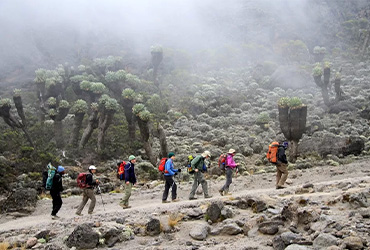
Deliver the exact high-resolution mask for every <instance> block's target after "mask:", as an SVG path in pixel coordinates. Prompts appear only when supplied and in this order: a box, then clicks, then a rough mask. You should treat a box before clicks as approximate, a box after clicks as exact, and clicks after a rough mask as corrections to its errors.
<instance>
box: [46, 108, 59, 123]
mask: <svg viewBox="0 0 370 250" xmlns="http://www.w3.org/2000/svg"><path fill="white" fill-rule="evenodd" d="M48 115H49V116H50V118H51V119H53V120H54V119H55V117H56V116H57V111H56V110H55V109H49V111H48Z"/></svg>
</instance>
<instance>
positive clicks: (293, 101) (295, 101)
mask: <svg viewBox="0 0 370 250" xmlns="http://www.w3.org/2000/svg"><path fill="white" fill-rule="evenodd" d="M301 106H302V100H301V99H300V98H298V97H292V98H290V100H289V107H290V108H297V107H301Z"/></svg>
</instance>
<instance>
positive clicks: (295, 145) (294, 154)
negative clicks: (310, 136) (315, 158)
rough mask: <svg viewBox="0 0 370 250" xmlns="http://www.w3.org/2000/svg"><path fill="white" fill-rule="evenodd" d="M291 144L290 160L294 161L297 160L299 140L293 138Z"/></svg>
mask: <svg viewBox="0 0 370 250" xmlns="http://www.w3.org/2000/svg"><path fill="white" fill-rule="evenodd" d="M290 145H291V147H290V148H291V150H290V152H289V153H290V154H289V161H290V162H292V163H294V162H295V161H296V160H297V157H298V141H296V140H291V141H290Z"/></svg>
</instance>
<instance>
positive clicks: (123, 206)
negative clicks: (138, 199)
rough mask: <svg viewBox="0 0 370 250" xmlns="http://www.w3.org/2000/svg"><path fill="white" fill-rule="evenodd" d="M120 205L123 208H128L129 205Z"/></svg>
mask: <svg viewBox="0 0 370 250" xmlns="http://www.w3.org/2000/svg"><path fill="white" fill-rule="evenodd" d="M121 207H122V208H123V209H127V208H130V207H131V206H129V205H125V204H122V205H121Z"/></svg>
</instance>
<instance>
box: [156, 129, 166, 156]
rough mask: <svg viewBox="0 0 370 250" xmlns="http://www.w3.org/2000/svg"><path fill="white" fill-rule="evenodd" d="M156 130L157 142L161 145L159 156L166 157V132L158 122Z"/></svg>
mask: <svg viewBox="0 0 370 250" xmlns="http://www.w3.org/2000/svg"><path fill="white" fill-rule="evenodd" d="M157 131H158V136H159V143H160V145H161V154H160V156H159V158H163V157H167V155H168V148H167V138H166V134H165V133H164V129H163V127H162V125H161V124H160V123H158V125H157Z"/></svg>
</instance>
